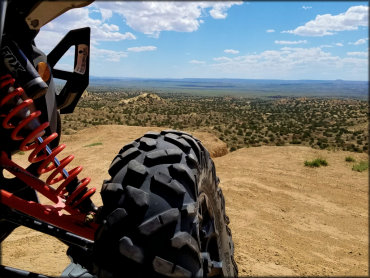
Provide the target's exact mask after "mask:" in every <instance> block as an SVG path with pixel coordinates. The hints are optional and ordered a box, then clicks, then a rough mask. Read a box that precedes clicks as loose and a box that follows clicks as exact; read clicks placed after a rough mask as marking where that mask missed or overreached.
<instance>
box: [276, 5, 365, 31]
mask: <svg viewBox="0 0 370 278" xmlns="http://www.w3.org/2000/svg"><path fill="white" fill-rule="evenodd" d="M368 13H369V7H368V6H352V7H350V8H349V9H348V10H347V11H346V12H345V13H341V14H338V15H331V14H324V15H317V16H316V18H315V19H314V20H311V21H309V22H307V23H306V24H305V25H303V26H299V27H297V28H296V29H294V30H288V31H283V32H282V33H289V34H295V35H299V36H312V37H322V36H327V35H333V34H335V32H339V31H349V30H357V29H358V27H359V26H368V24H369V23H368Z"/></svg>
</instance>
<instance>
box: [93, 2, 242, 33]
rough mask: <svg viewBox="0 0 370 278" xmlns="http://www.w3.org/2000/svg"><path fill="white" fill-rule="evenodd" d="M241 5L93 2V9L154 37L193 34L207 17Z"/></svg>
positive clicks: (218, 17) (219, 15) (218, 15)
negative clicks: (109, 12) (111, 14)
mask: <svg viewBox="0 0 370 278" xmlns="http://www.w3.org/2000/svg"><path fill="white" fill-rule="evenodd" d="M242 3H243V2H187V1H185V2H183V1H174V2H161V1H159V2H147V1H144V2H125V1H122V2H105V1H101V2H96V3H94V7H95V8H97V9H108V10H112V11H113V12H114V13H117V14H119V15H120V16H122V17H123V19H124V20H125V22H126V24H127V25H128V26H130V27H131V28H132V29H134V30H135V31H138V32H141V33H144V34H147V35H149V36H152V37H158V36H159V34H160V33H161V32H162V31H177V32H194V31H196V30H198V28H199V26H200V24H201V23H203V22H204V20H203V19H202V18H204V17H206V16H207V15H208V14H209V15H210V16H211V17H212V18H214V19H224V18H226V17H227V10H228V9H229V8H230V7H232V6H233V5H241V4H242Z"/></svg>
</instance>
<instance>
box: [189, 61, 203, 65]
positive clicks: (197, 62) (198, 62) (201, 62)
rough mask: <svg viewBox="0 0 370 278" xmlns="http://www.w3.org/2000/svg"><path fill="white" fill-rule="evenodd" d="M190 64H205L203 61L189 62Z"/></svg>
mask: <svg viewBox="0 0 370 278" xmlns="http://www.w3.org/2000/svg"><path fill="white" fill-rule="evenodd" d="M189 63H190V64H196V65H201V64H205V63H206V62H205V61H199V60H191V61H189Z"/></svg>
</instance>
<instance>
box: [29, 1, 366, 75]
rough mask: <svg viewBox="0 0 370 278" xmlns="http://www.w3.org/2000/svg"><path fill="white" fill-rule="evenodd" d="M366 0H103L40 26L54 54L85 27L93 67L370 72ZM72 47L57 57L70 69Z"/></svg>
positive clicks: (108, 70)
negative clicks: (70, 32)
mask: <svg viewBox="0 0 370 278" xmlns="http://www.w3.org/2000/svg"><path fill="white" fill-rule="evenodd" d="M368 13H369V11H368V2H354V1H347V2H346V1H341V2H321V1H315V2H262V1H261V2H258V1H257V2H230V1H228V2H179V1H177V2H123V1H119V2H106V1H97V2H94V3H93V4H91V5H89V6H88V7H84V8H79V9H73V10H70V11H68V12H67V13H65V14H63V15H62V16H60V17H58V18H57V19H55V20H54V21H52V22H50V23H49V24H47V25H45V26H44V27H42V29H41V31H40V33H39V35H38V36H37V38H36V43H37V45H38V46H39V47H40V48H41V49H42V50H44V52H46V53H48V52H49V51H50V50H51V49H52V48H53V46H55V45H56V43H57V42H58V41H59V40H60V39H61V38H62V37H63V36H64V35H65V34H66V33H67V32H68V30H70V29H74V28H80V27H86V26H89V27H91V28H92V31H91V32H92V34H91V66H90V74H91V75H94V76H105V77H141V78H190V77H196V78H245V79H286V80H289V79H290V80H296V79H312V80H335V79H343V80H366V81H367V80H368V59H369V57H368V52H369V40H368V39H369V38H368V37H369V35H368V34H369V30H368ZM72 64H73V55H72V53H71V52H69V53H68V55H66V57H65V58H64V59H62V60H61V61H60V63H59V65H58V66H59V68H61V69H72Z"/></svg>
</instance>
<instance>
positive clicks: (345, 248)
mask: <svg viewBox="0 0 370 278" xmlns="http://www.w3.org/2000/svg"><path fill="white" fill-rule="evenodd" d="M149 130H153V131H159V130H161V129H160V128H149V127H128V126H97V127H93V128H89V129H85V130H82V131H80V132H78V133H76V134H74V135H65V136H63V137H62V142H64V143H66V144H67V148H66V150H65V151H63V153H62V154H64V155H63V156H58V157H60V158H63V157H64V156H66V155H68V154H70V153H73V154H75V156H76V159H75V160H74V161H73V165H72V166H71V167H68V169H72V167H73V166H74V165H83V166H84V168H85V170H84V171H83V172H82V173H81V175H80V178H82V177H85V176H90V177H91V178H92V182H91V185H92V186H94V187H97V191H98V192H99V191H100V186H101V183H102V181H103V179H106V178H108V174H107V169H108V167H109V164H110V162H111V160H112V159H113V157H114V156H115V154H116V153H117V152H118V151H119V149H120V148H121V147H122V146H123V145H124V144H127V143H129V142H131V141H132V140H134V139H136V138H138V137H140V136H142V135H143V134H144V133H145V132H147V131H149ZM193 134H194V135H195V136H196V137H198V138H200V139H201V140H202V142H203V143H204V144H205V146H206V147H207V149H209V151H210V152H211V153H213V154H214V157H215V158H214V161H215V164H216V169H217V174H218V176H219V177H220V179H221V187H222V189H223V192H224V194H225V197H226V208H227V213H228V215H229V217H230V220H231V223H230V225H231V229H232V232H233V239H234V242H235V247H236V253H235V255H236V261H237V263H238V266H239V273H240V276H250V275H252V276H266V275H273V276H282V275H295V276H303V275H306V276H307V275H314V276H332V275H333V276H334V275H335V276H344V275H345V276H355V275H364V276H367V275H368V259H369V256H368V234H369V233H368V172H367V171H365V172H362V173H359V172H354V171H352V170H351V168H352V164H353V163H348V162H345V157H346V156H348V155H351V156H353V157H354V158H356V159H357V160H367V155H366V154H356V153H349V152H343V151H338V152H328V151H320V150H313V149H311V148H307V147H300V146H287V147H258V148H248V149H240V150H238V151H235V152H232V153H229V154H226V153H227V149H226V146H225V145H224V144H223V142H221V141H220V140H218V139H217V138H215V137H213V136H212V135H208V134H205V133H193ZM223 154H226V155H224V156H222V157H217V156H220V155H223ZM27 155H28V153H27ZM317 157H322V158H325V159H326V160H327V161H328V163H329V165H328V166H327V167H321V168H307V167H305V166H304V161H305V160H310V159H313V158H317ZM16 159H17V160H18V161H19V162H20V163H21V164H22V163H23V164H24V161H25V160H26V155H16ZM94 201H95V202H96V203H97V204H98V205H100V204H101V201H100V196H99V194H95V196H94ZM65 251H66V247H65V246H64V245H63V244H62V243H60V242H59V241H58V240H56V239H54V238H52V237H50V236H46V235H43V234H41V233H39V232H36V231H32V230H29V229H26V228H23V227H22V228H18V229H17V230H16V231H15V232H13V234H12V235H10V236H9V237H8V238H7V239H6V240H5V241H4V242H3V244H2V264H4V265H8V266H12V267H16V268H21V269H26V270H30V271H34V272H40V273H43V274H47V275H58V274H60V273H61V272H62V271H63V269H64V268H65V266H66V265H67V264H68V262H69V260H68V258H67V256H66V255H65Z"/></svg>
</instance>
